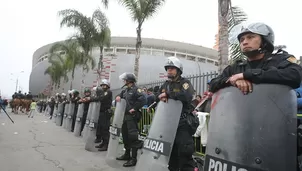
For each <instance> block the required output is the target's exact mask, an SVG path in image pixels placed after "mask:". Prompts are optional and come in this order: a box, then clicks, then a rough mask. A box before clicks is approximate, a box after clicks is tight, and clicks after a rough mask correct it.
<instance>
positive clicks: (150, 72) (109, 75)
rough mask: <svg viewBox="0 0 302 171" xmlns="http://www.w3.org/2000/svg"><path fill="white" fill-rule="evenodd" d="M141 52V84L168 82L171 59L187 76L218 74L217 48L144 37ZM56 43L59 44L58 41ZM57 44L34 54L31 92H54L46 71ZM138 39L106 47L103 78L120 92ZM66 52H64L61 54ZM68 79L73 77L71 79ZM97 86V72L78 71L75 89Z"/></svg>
mask: <svg viewBox="0 0 302 171" xmlns="http://www.w3.org/2000/svg"><path fill="white" fill-rule="evenodd" d="M142 41H143V45H142V49H141V57H140V63H139V64H140V68H139V76H138V79H139V83H141V84H144V83H149V82H152V81H156V80H161V79H165V78H166V75H165V70H164V67H163V66H164V63H165V62H166V58H167V57H170V56H176V57H178V58H179V59H180V60H181V61H182V63H183V66H184V75H185V76H186V75H194V74H202V73H206V72H213V71H217V68H218V67H217V66H218V61H217V60H218V52H217V51H216V50H214V49H210V48H205V47H202V46H197V45H192V44H187V43H181V42H175V41H168V40H159V39H152V38H143V40H142ZM55 43H56V42H55ZM55 43H51V44H48V45H45V46H42V47H40V48H39V49H37V50H36V51H35V52H34V54H33V59H32V71H31V75H30V80H29V90H30V91H31V92H32V93H33V94H36V95H37V94H40V93H44V94H49V92H54V91H50V90H51V84H50V83H51V81H50V77H49V76H48V75H44V71H45V69H46V68H47V67H48V66H49V65H50V64H49V62H48V60H47V59H48V56H49V53H48V52H49V49H50V48H51V46H52V45H54V44H55ZM135 43H136V38H135V37H112V38H111V47H110V48H104V58H103V63H104V68H105V69H104V70H103V72H102V73H101V76H102V78H106V79H109V80H110V82H111V89H117V88H120V87H121V86H122V82H121V81H120V80H119V79H118V77H119V75H121V74H122V73H124V72H133V70H134V59H135ZM60 53H64V52H60ZM91 54H92V56H93V57H94V58H95V60H96V62H98V59H99V56H100V50H99V48H98V47H95V48H93V50H92V52H91ZM69 79H71V77H70V76H69ZM96 83H97V72H96V69H94V70H90V71H89V72H88V73H85V76H84V77H83V72H82V69H81V68H77V69H76V71H75V77H74V81H73V88H75V89H78V90H80V89H81V88H83V87H93V86H96ZM69 87H70V81H68V82H67V83H64V82H62V83H61V85H60V88H59V89H57V90H55V91H56V92H59V93H61V92H67V91H68V90H69Z"/></svg>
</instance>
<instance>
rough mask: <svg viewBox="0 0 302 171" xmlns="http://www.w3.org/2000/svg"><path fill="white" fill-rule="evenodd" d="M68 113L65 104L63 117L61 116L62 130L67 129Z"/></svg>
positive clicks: (67, 105)
mask: <svg viewBox="0 0 302 171" xmlns="http://www.w3.org/2000/svg"><path fill="white" fill-rule="evenodd" d="M68 112H69V103H66V104H65V108H64V115H63V125H62V127H63V128H65V129H66V128H67V115H68Z"/></svg>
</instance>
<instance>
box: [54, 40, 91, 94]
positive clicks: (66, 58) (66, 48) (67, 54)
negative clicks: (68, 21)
mask: <svg viewBox="0 0 302 171" xmlns="http://www.w3.org/2000/svg"><path fill="white" fill-rule="evenodd" d="M49 52H50V58H49V59H50V61H51V60H55V59H59V60H60V61H61V64H62V66H63V67H62V68H63V69H62V71H61V74H62V75H63V76H62V77H63V78H64V80H65V81H66V80H68V77H67V74H68V73H69V72H71V78H72V79H71V82H70V89H72V87H73V85H72V83H73V80H74V73H75V69H76V67H77V66H83V65H88V64H87V63H83V62H85V60H83V59H90V61H92V63H91V65H95V64H94V63H93V61H94V60H92V57H91V56H90V55H86V54H85V52H83V51H82V50H81V47H80V45H79V43H78V42H77V41H76V40H67V41H64V42H59V43H56V44H54V45H53V46H52V47H51V48H50V51H49ZM60 52H64V53H60Z"/></svg>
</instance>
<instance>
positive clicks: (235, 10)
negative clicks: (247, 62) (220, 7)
mask: <svg viewBox="0 0 302 171" xmlns="http://www.w3.org/2000/svg"><path fill="white" fill-rule="evenodd" d="M246 20H247V14H246V13H245V12H244V11H243V10H242V9H241V8H239V7H236V6H235V7H231V13H229V15H228V31H229V32H230V31H231V30H232V29H233V28H234V27H235V26H236V25H238V24H240V23H242V22H244V21H246ZM230 56H231V60H230V62H231V63H232V62H234V61H237V60H240V59H246V57H245V56H244V55H243V54H242V52H241V50H240V45H239V44H238V43H233V44H230Z"/></svg>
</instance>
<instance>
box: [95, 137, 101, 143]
mask: <svg viewBox="0 0 302 171" xmlns="http://www.w3.org/2000/svg"><path fill="white" fill-rule="evenodd" d="M101 142H102V139H101V138H97V139H95V140H94V143H101Z"/></svg>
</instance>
